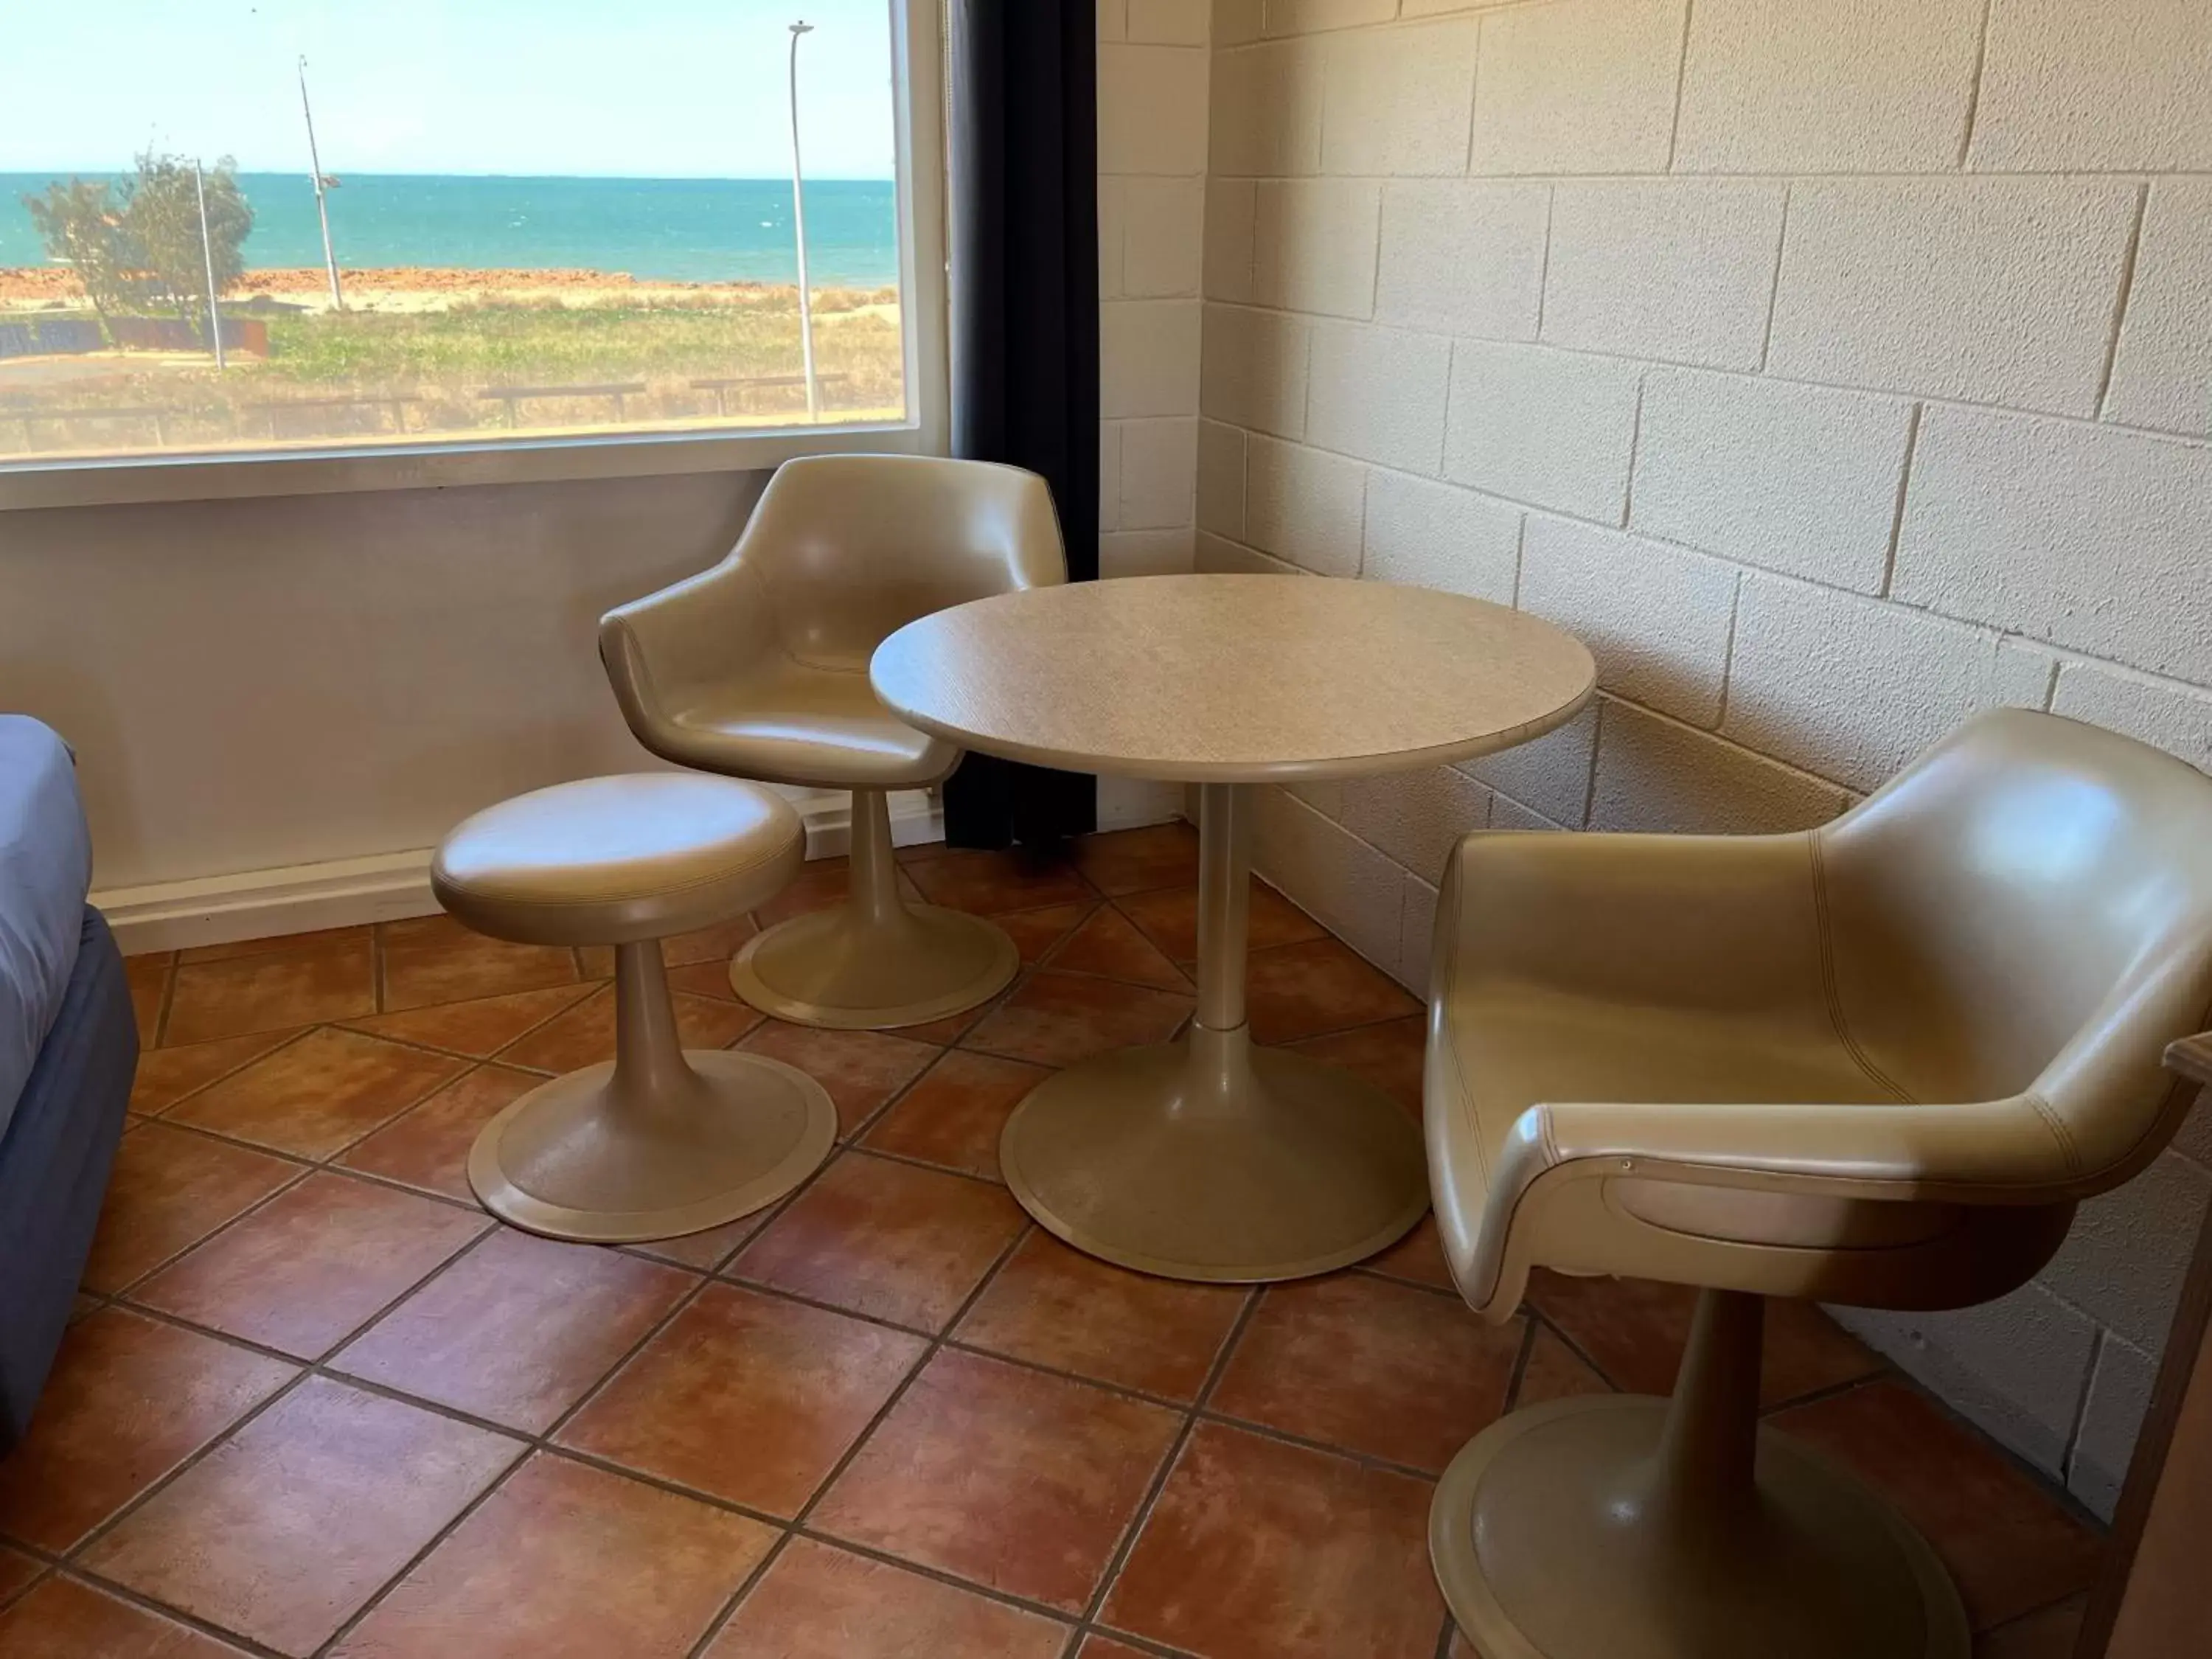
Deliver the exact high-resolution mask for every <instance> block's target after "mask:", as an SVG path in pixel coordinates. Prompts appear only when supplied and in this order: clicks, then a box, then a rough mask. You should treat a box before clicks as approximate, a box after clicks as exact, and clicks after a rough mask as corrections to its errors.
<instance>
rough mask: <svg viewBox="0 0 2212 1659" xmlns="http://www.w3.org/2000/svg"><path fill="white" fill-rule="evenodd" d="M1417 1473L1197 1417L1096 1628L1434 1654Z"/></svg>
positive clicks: (1313, 1651)
mask: <svg viewBox="0 0 2212 1659" xmlns="http://www.w3.org/2000/svg"><path fill="white" fill-rule="evenodd" d="M1429 1492H1430V1487H1429V1484H1428V1482H1426V1481H1425V1480H1415V1479H1413V1477H1412V1476H1411V1475H1405V1474H1394V1473H1392V1472H1391V1471H1389V1470H1388V1469H1378V1468H1370V1467H1364V1466H1363V1465H1360V1464H1358V1463H1354V1462H1351V1461H1350V1460H1349V1459H1346V1458H1341V1457H1338V1456H1335V1455H1333V1454H1331V1453H1328V1452H1321V1451H1313V1450H1310V1449H1307V1448H1305V1447H1303V1446H1290V1445H1285V1444H1283V1443H1280V1442H1279V1441H1273V1440H1264V1439H1261V1438H1260V1437H1258V1436H1256V1435H1250V1434H1246V1433H1243V1432H1242V1431H1239V1430H1236V1429H1230V1428H1224V1427H1221V1426H1219V1425H1215V1424H1212V1423H1201V1424H1200V1425H1198V1427H1197V1428H1196V1429H1194V1430H1193V1431H1192V1432H1191V1437H1190V1439H1189V1441H1188V1443H1186V1444H1185V1446H1184V1447H1183V1450H1182V1455H1181V1456H1180V1457H1179V1458H1177V1459H1176V1467H1175V1469H1174V1472H1173V1473H1172V1474H1170V1475H1169V1476H1168V1480H1167V1485H1166V1486H1165V1487H1164V1489H1163V1490H1162V1491H1161V1493H1160V1499H1159V1502H1158V1504H1156V1505H1155V1506H1154V1507H1153V1510H1152V1515H1151V1516H1150V1517H1149V1518H1148V1519H1147V1520H1146V1523H1145V1529H1144V1531H1143V1532H1142V1533H1141V1534H1139V1537H1138V1539H1137V1545H1136V1547H1135V1549H1133V1551H1131V1552H1130V1555H1129V1559H1128V1562H1127V1565H1124V1566H1123V1568H1122V1569H1121V1577H1120V1578H1119V1579H1118V1580H1117V1581H1116V1582H1115V1585H1114V1589H1113V1591H1112V1593H1111V1594H1110V1595H1108V1596H1107V1598H1106V1606H1105V1610H1104V1613H1103V1617H1102V1618H1101V1620H1100V1622H1101V1623H1102V1624H1106V1625H1110V1626H1113V1627H1114V1628H1115V1629H1116V1630H1121V1631H1127V1632H1130V1633H1131V1634H1133V1635H1136V1636H1142V1637H1146V1638H1150V1639H1151V1640H1152V1641H1155V1642H1164V1643H1167V1644H1170V1645H1171V1646H1174V1647H1178V1648H1183V1649H1187V1650H1190V1651H1192V1652H1194V1653H1202V1654H1204V1655H1205V1656H1206V1659H1345V1656H1347V1655H1352V1654H1358V1655H1359V1656H1361V1659H1430V1656H1431V1655H1432V1654H1434V1653H1435V1651H1436V1649H1437V1633H1438V1632H1439V1631H1441V1630H1442V1629H1443V1613H1444V1608H1443V1598H1442V1597H1441V1596H1440V1595H1438V1594H1437V1586H1436V1579H1435V1577H1434V1576H1433V1575H1432V1574H1431V1571H1430V1569H1429Z"/></svg>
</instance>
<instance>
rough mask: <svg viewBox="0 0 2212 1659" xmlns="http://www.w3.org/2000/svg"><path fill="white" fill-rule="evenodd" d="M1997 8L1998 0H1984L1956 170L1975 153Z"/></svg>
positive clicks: (1961, 170) (1961, 169) (1967, 86)
mask: <svg viewBox="0 0 2212 1659" xmlns="http://www.w3.org/2000/svg"><path fill="white" fill-rule="evenodd" d="M1996 9H1997V8H1996V0H1982V32H1981V35H1980V37H1979V38H1978V40H1976V41H1975V43H1974V72H1973V76H1972V79H1970V80H1969V81H1968V82H1967V83H1966V126H1965V129H1964V130H1963V131H1961V132H1960V134H1959V159H1958V160H1957V161H1955V162H1954V163H1953V164H1952V167H1953V170H1954V172H1964V171H1965V170H1966V161H1967V158H1968V157H1969V156H1970V155H1972V154H1973V149H1974V130H1975V126H1976V124H1977V123H1978V122H1979V121H1980V119H1981V115H1982V79H1983V76H1984V75H1985V74H1986V73H1987V72H1988V70H1989V63H1990V24H1991V22H1992V21H1994V19H1995V18H1996Z"/></svg>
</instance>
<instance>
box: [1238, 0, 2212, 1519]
mask: <svg viewBox="0 0 2212 1659" xmlns="http://www.w3.org/2000/svg"><path fill="white" fill-rule="evenodd" d="M1213 48H1214V59H1213V76H1212V143H1211V168H1210V177H1209V179H1208V181H1207V216H1206V273H1205V283H1206V298H1207V301H1208V303H1207V306H1206V317H1205V323H1204V329H1203V345H1202V357H1203V371H1202V380H1203V383H1202V388H1201V405H1202V411H1203V414H1204V416H1205V417H1206V418H1205V419H1204V421H1203V422H1202V423H1201V426H1200V441H1199V450H1200V476H1199V521H1200V538H1199V562H1200V566H1201V567H1202V568H1256V569H1278V570H1285V569H1304V570H1311V571H1318V572H1322V573H1326V574H1336V575H1364V576H1366V577H1370V578H1376V579H1381V580H1404V581H1418V582H1425V583H1429V584H1432V585H1435V586H1444V587H1449V588H1453V589H1455V590H1457V591H1461V592H1468V593H1474V594H1476V595H1479V596H1480V597H1483V598H1487V599H1496V600H1498V601H1500V602H1503V603H1508V604H1515V605H1519V606H1520V607H1522V608H1523V609H1525V610H1528V611H1534V612H1536V613H1539V614H1541V615H1544V616H1547V617H1551V618H1553V619H1554V620H1556V621H1558V622H1559V623H1563V624H1564V625H1565V626H1567V627H1569V628H1570V629H1573V630H1574V631H1575V632H1576V633H1577V634H1578V635H1581V636H1582V637H1583V639H1584V640H1586V641H1588V642H1589V644H1590V646H1591V647H1592V649H1593V651H1594V652H1595V654H1596V656H1597V659H1598V663H1599V669H1600V677H1601V686H1602V690H1603V696H1602V697H1601V702H1600V706H1599V707H1598V708H1595V709H1594V710H1592V711H1591V712H1590V713H1589V714H1586V715H1585V716H1583V718H1582V719H1580V720H1577V721H1576V722H1575V723H1574V724H1573V725H1572V726H1569V727H1568V728H1566V729H1565V731H1563V732H1559V733H1556V734H1554V735H1553V736H1552V737H1549V738H1546V739H1544V740H1542V741H1541V742H1539V743H1536V744H1530V745H1528V747H1526V748H1524V749H1522V750H1516V751H1514V752H1511V753H1509V754H1507V755H1504V756H1501V757H1495V758H1492V759H1490V760H1486V761H1482V762H1477V763H1469V764H1468V765H1467V766H1465V767H1463V768H1461V769H1447V770H1443V771H1438V772H1435V773H1430V774H1424V775H1418V776H1412V777H1401V778H1395V779H1377V780H1369V781H1357V782H1353V783H1349V784H1346V785H1343V786H1341V787H1334V786H1332V787H1322V788H1309V789H1304V790H1300V791H1297V792H1296V793H1277V794H1275V795H1274V796H1273V798H1272V799H1270V800H1269V801H1268V803H1267V810H1266V813H1265V815H1264V817H1263V820H1262V828H1261V859H1262V862H1263V865H1264V866H1265V867H1267V868H1268V869H1269V871H1270V872H1271V873H1272V874H1273V875H1274V876H1275V877H1276V878H1278V879H1279V881H1281V882H1282V883H1283V884H1285V885H1286V886H1287V888H1288V889H1289V890H1290V891H1291V893H1292V894H1293V895H1294V896H1297V897H1298V898H1299V899H1300V900H1301V902H1304V903H1306V904H1307V905H1308V906H1309V907H1310V908H1312V909H1314V910H1315V911H1316V914H1318V915H1321V916H1322V918H1323V919H1325V920H1326V921H1328V922H1330V923H1331V924H1332V925H1333V926H1334V927H1336V928H1338V929H1339V931H1340V932H1341V933H1344V934H1345V936H1346V938H1347V939H1350V940H1352V943H1354V944H1355V945H1358V948H1359V949H1361V950H1362V951H1364V952H1365V953H1366V954H1367V955H1368V956H1370V957H1371V958H1372V959H1373V960H1375V961H1376V963H1380V964H1381V965H1383V967H1385V968H1386V969H1390V970H1391V971H1392V972H1394V973H1395V974H1396V975H1398V976H1399V977H1400V978H1401V979H1402V980H1404V981H1406V982H1407V983H1408V984H1409V985H1413V986H1416V987H1418V986H1419V984H1420V982H1421V981H1422V979H1423V977H1424V975H1425V971H1426V966H1427V957H1428V941H1429V923H1430V916H1431V908H1432V905H1433V902H1434V899H1435V882H1436V879H1437V876H1438V874H1439V873H1440V872H1441V869H1442V866H1443V857H1444V854H1445V851H1446V849H1447V848H1449V846H1450V844H1451V842H1452V841H1453V839H1454V838H1455V836H1457V835H1459V834H1460V833H1462V832H1463V831H1464V830H1466V829H1471V828H1477V827H1481V826H1485V825H1489V826H1496V827H1519V828H1530V829H1542V828H1566V829H1661V830H1760V829H1794V828H1802V827H1804V826H1806V825H1808V824H1812V823H1818V822H1820V821H1822V820H1824V819H1826V818H1827V817H1832V816H1833V815H1834V814H1835V813H1837V812H1838V811H1841V810H1842V809H1843V808H1844V806H1845V805H1847V804H1848V803H1849V802H1850V800H1852V799H1855V798H1856V797H1857V795H1858V794H1860V793H1863V792H1864V791H1866V790H1867V789H1869V788H1870V787H1873V786H1874V785H1875V784H1876V783H1878V782H1879V781H1881V779H1883V778H1884V777H1886V776H1887V775H1889V774H1891V773H1892V772H1893V771H1894V770H1895V769H1897V768H1898V767H1899V766H1900V765H1901V764H1902V763H1904V762H1905V761H1906V760H1907V759H1908V758H1909V757H1911V756H1912V755H1913V754H1914V753H1916V752H1917V751H1918V750H1920V749H1922V748H1923V747H1924V746H1925V745H1926V744H1929V743H1930V742H1932V741H1933V740H1934V739H1936V738H1938V737H1939V736H1941V735H1942V733H1944V732H1947V731H1948V730H1949V729H1951V728H1952V727H1954V726H1956V725H1957V724H1958V723H1959V722H1960V721H1961V720H1964V719H1965V718H1966V716H1967V715H1969V714H1972V713H1973V712H1974V711H1975V710H1977V709H1979V708H1986V707H1989V706H1990V705H1993V704H1997V703H2021V704H2026V705H2027V706H2030V707H2036V708H2051V709H2054V710H2056V711H2057V712H2058V713H2060V714H2070V715H2074V716H2076V717H2078V718H2081V719H2085V720H2093V721H2096V722H2099V723H2101V724H2104V725H2106V726H2112V727H2115V728H2117V729H2118V730H2121V731H2124V732H2131V733H2133V734H2136V735H2137V736H2141V737H2143V738H2148V740H2149V741H2151V742H2154V743H2157V744H2163V745H2165V746H2166V747H2167V748H2169V749H2171V750H2173V751H2174V752H2175V753H2177V754H2179V755H2181V756H2183V757H2185V758H2187V759H2189V760H2191V761H2192V762H2194V763H2197V764H2198V765H2200V766H2203V765H2208V764H2212V540H2208V535H2212V532H2208V530H2207V526H2208V524H2212V445H2209V444H2208V443H2207V439H2208V438H2212V7H2207V6H2206V5H2205V4H2204V3H2203V0H2100V3H2097V4H2093V5H2085V4H2082V3H2081V0H1854V3H1850V4H1841V3H1838V0H1694V3H1692V0H1535V3H1516V0H1217V3H1216V5H1215V7H1214V25H1213ZM2208 1156H2212V1129H2208V1128H2206V1127H2204V1126H2203V1125H2202V1124H2198V1125H2195V1126H2192V1127H2191V1129H2190V1130H2189V1131H2186V1132H2185V1136H2184V1141H2183V1145H2182V1146H2181V1147H2180V1148H2179V1150H2177V1151H2176V1152H2172V1153H2169V1154H2168V1155H2167V1156H2166V1157H2165V1158H2162V1159H2161V1160H2160V1162H2159V1163H2158V1164H2156V1165H2155V1166H2154V1168H2153V1169H2152V1170H2150V1171H2149V1172H2148V1173H2147V1174H2146V1175H2145V1176H2142V1178H2140V1179H2139V1180H2137V1181H2136V1182H2134V1183H2133V1184H2132V1185H2131V1186H2130V1187H2128V1188H2124V1189H2123V1190H2122V1191H2121V1192H2119V1193H2118V1194H2113V1195H2112V1196H2110V1197H2108V1198H2106V1199H2104V1200H2099V1201H2098V1202H2096V1203H2093V1204H2091V1205H2088V1206H2085V1207H2084V1209H2083V1210H2082V1212H2081V1219H2080V1221H2079V1223H2078V1224H2077V1225H2076V1226H2075V1231H2074V1235H2073V1237H2072V1239H2071V1241H2070V1242H2069V1243H2068V1245H2067V1246H2066V1248H2065V1249H2064V1250H2063V1252H2062V1254H2061V1255H2059V1257H2058V1258H2057V1261H2054V1262H2053V1263H2052V1265H2051V1267H2050V1269H2049V1270H2048V1271H2047V1272H2045V1273H2044V1274H2043V1275H2042V1277H2041V1278H2040V1279H2039V1280H2038V1281H2037V1282H2036V1283H2034V1284H2033V1285H2029V1286H2027V1288H2025V1289H2024V1290H2022V1291H2020V1292H2019V1293H2017V1294H2016V1295H2015V1296H2013V1297H2008V1298H2006V1299H2005V1300H2004V1301H2002V1302H2001V1303H1998V1304H1994V1305H1992V1306H1990V1307H1988V1308H1983V1309H1977V1310H1970V1311H1967V1312H1964V1313H1959V1314H1953V1315H1947V1316H1924V1317H1923V1316H1913V1317H1910V1318H1905V1317H1892V1316H1865V1315H1861V1316H1853V1317H1852V1321H1851V1322H1852V1323H1853V1324H1854V1325H1855V1326H1856V1327H1857V1328H1859V1329H1860V1330H1862V1331H1863V1333H1864V1334H1867V1335H1868V1336H1869V1337H1870V1338H1871V1339H1872V1340H1875V1342H1876V1343H1878V1344H1879V1345H1880V1346H1882V1347H1884V1348H1885V1349H1887V1351H1888V1352H1891V1353H1892V1354H1893V1355H1895V1356H1896V1357H1898V1358H1899V1359H1900V1360H1901V1361H1902V1362H1903V1363H1904V1364H1906V1365H1908V1366H1909V1367H1911V1369H1913V1370H1916V1371H1917V1372H1918V1373H1920V1374H1921V1375H1922V1376H1924V1377H1926V1378H1928V1379H1929V1381H1931V1382H1932V1383H1935V1384H1936V1386H1937V1387H1938V1388H1939V1389H1941V1390H1942V1392H1943V1393H1945V1394H1946V1395H1948V1397H1949V1398H1951V1399H1952V1400H1953V1401H1955V1402H1956V1403H1958V1404H1959V1405H1960V1406H1961V1407H1963V1408H1965V1409H1966V1410H1967V1411H1969V1412H1970V1413H1972V1414H1973V1415H1975V1416H1976V1417H1978V1419H1980V1420H1981V1421H1983V1422H1984V1424H1986V1425H1989V1426H1990V1428H1991V1429H1993V1430H1994V1431H1996V1432H1997V1433H1998V1434H1999V1435H2000V1436H2001V1437H2003V1438H2005V1439H2006V1440H2008V1442H2009V1443H2011V1444H2013V1445H2014V1446H2015V1447H2016V1448H2017V1449H2020V1450H2021V1452H2023V1453H2024V1454H2025V1455H2027V1456H2029V1457H2031V1458H2033V1460H2035V1461H2036V1462H2039V1463H2041V1464H2042V1465H2043V1466H2044V1467H2045V1468H2049V1469H2051V1470H2052V1471H2054V1472H2056V1473H2057V1474H2061V1475H2062V1476H2063V1478H2064V1479H2066V1480H2068V1481H2069V1483H2070V1485H2071V1486H2072V1487H2073V1490H2074V1491H2075V1492H2076V1493H2077V1494H2079V1495H2080V1496H2081V1498H2083V1499H2084V1500H2085V1501H2086V1502H2087V1503H2089V1504H2091V1505H2093V1506H2094V1507H2096V1508H2099V1509H2100V1510H2109V1508H2110V1506H2111V1504H2112V1500H2113V1498H2114V1497H2115V1496H2116V1494H2117V1491H2118V1482H2119V1480H2120V1477H2121V1475H2122V1474H2123V1473H2124V1468H2125V1466H2126V1458H2127V1455H2128V1452H2129V1449H2130V1445H2131V1443H2132V1442H2133V1439H2134V1437H2135V1433H2136V1427H2137V1425H2138V1424H2139V1423H2140V1421H2141V1418H2142V1410H2143V1407H2144V1404H2145V1401H2146V1399H2147V1397H2148V1389H2149V1384H2150V1381H2151V1376H2152V1373H2153V1369H2154V1363H2155V1358H2156V1355H2157V1353H2158V1351H2159V1349H2160V1346H2161V1345H2162V1343H2163V1340H2164V1338H2165V1334H2166V1322H2167V1320H2168V1318H2169V1317H2170V1316H2171V1313H2172V1308H2173V1304H2174V1300H2175V1297H2176V1295H2177V1293H2178V1291H2179V1285H2180V1279H2181V1275H2182V1272H2183V1268H2184V1265H2185V1261H2186V1257H2187V1253H2188V1251H2189V1249H2190V1246H2191V1243H2192V1241H2193V1239H2194V1237H2195V1233H2196V1228H2197V1218H2198V1217H2199V1216H2200V1215H2201V1214H2202V1213H2203V1208H2204V1206H2205V1202H2206V1198H2207V1194H2208V1193H2212V1169H2208V1162H2207V1160H2208Z"/></svg>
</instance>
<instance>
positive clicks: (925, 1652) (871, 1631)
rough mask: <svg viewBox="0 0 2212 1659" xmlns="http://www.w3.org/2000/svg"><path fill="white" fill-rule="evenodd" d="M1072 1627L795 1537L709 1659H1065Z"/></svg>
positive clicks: (725, 1629) (751, 1592) (742, 1604)
mask: <svg viewBox="0 0 2212 1659" xmlns="http://www.w3.org/2000/svg"><path fill="white" fill-rule="evenodd" d="M1067 1630H1068V1627H1067V1626H1066V1625H1062V1624H1059V1623H1056V1622H1054V1620H1049V1619H1047V1618H1045V1617H1044V1616H1042V1614H1040V1613H1030V1612H1029V1611H1027V1610H1026V1609H1024V1608H1021V1607H1008V1606H1007V1605H1006V1603H1005V1602H1003V1601H990V1600H987V1598H985V1597H983V1596H981V1595H976V1594H975V1592H974V1591H972V1590H964V1589H957V1588H955V1587H954V1586H952V1585H951V1584H948V1583H945V1582H943V1581H942V1580H941V1579H936V1578H925V1577H922V1575H921V1574H920V1573H918V1572H908V1571H906V1570H905V1569H904V1568H902V1567H895V1566H891V1565H888V1564H886V1563H884V1562H882V1561H872V1560H870V1559H868V1558H867V1557H866V1556H863V1555H854V1554H853V1553H851V1552H849V1551H847V1550H841V1549H833V1548H831V1547H829V1545H827V1544H817V1543H816V1542H815V1541H813V1540H812V1539H810V1538H794V1539H793V1540H792V1541H791V1543H790V1544H789V1546H788V1547H786V1549H785V1550H784V1552H783V1553H782V1554H781V1555H779V1556H778V1557H776V1559H775V1565H774V1566H772V1567H770V1568H769V1570H768V1571H767V1573H766V1574H764V1575H763V1577H762V1579H761V1581H760V1583H757V1584H756V1585H754V1586H753V1588H752V1589H750V1590H749V1591H748V1592H746V1595H745V1599H744V1601H741V1602H740V1603H738V1610H737V1613H735V1614H734V1615H733V1616H732V1618H731V1620H730V1622H729V1623H728V1624H726V1625H725V1626H723V1627H722V1632H721V1634H720V1635H719V1636H717V1637H716V1638H714V1641H713V1642H712V1643H711V1644H709V1645H708V1649H707V1651H706V1653H705V1655H704V1656H702V1659H768V1656H770V1655H773V1656H775V1659H938V1656H942V1659H1059V1656H1060V1650H1062V1649H1063V1648H1065V1647H1066V1644H1067Z"/></svg>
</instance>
